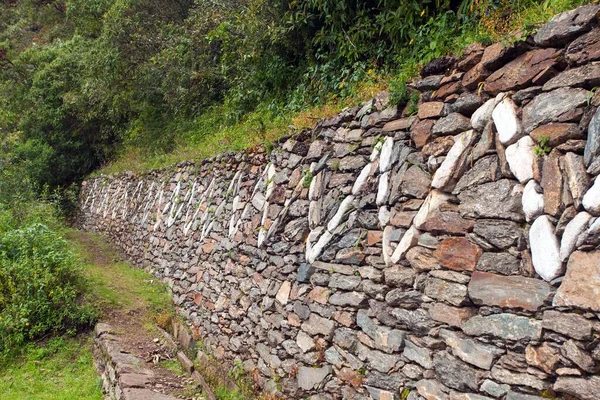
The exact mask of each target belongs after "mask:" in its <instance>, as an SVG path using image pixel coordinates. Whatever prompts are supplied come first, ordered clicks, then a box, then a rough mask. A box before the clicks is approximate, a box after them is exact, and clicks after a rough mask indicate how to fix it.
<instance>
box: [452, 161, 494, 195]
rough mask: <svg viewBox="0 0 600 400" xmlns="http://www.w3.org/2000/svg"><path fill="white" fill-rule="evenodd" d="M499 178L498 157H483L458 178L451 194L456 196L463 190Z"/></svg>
mask: <svg viewBox="0 0 600 400" xmlns="http://www.w3.org/2000/svg"><path fill="white" fill-rule="evenodd" d="M501 177H502V176H501V172H500V167H499V165H498V156H497V155H490V156H487V157H483V158H481V159H479V160H477V162H475V165H473V167H471V168H470V169H469V170H467V172H465V174H464V175H463V176H462V177H461V178H460V180H459V181H458V183H457V184H456V186H455V187H454V190H453V191H452V193H454V194H458V193H460V192H462V191H463V190H464V189H468V188H470V187H473V186H477V185H481V184H483V183H488V182H493V181H496V180H498V179H500V178H501Z"/></svg>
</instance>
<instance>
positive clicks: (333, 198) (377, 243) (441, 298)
mask: <svg viewBox="0 0 600 400" xmlns="http://www.w3.org/2000/svg"><path fill="white" fill-rule="evenodd" d="M599 9H600V6H598V5H589V6H585V7H582V8H579V9H577V10H574V11H571V12H568V13H565V14H561V15H559V16H557V17H556V18H554V19H553V20H552V21H551V22H550V23H548V24H547V25H546V26H545V27H543V28H542V29H541V30H540V31H539V33H538V34H536V35H535V36H534V37H532V38H529V39H528V40H526V41H523V42H519V43H516V44H514V45H510V46H506V45H502V44H495V45H492V46H489V47H487V48H484V47H483V46H481V45H477V44H475V45H472V46H470V47H469V48H468V49H467V51H466V52H465V54H464V55H463V56H462V57H461V58H460V59H452V58H446V59H444V60H437V61H436V62H434V63H431V64H430V65H428V66H427V67H426V68H425V69H424V71H423V75H424V76H423V77H422V79H421V80H420V81H418V82H416V83H415V85H414V87H415V89H416V90H418V91H419V92H420V101H419V108H418V113H417V114H416V115H414V116H407V115H406V112H407V111H406V110H408V109H409V108H410V107H405V109H404V110H403V108H402V107H398V106H386V105H385V104H386V99H385V96H380V97H378V98H376V99H374V100H372V101H370V102H368V103H366V104H363V105H362V106H361V107H356V108H352V109H348V110H345V111H344V112H342V113H341V114H339V115H337V116H335V117H333V118H330V119H326V120H323V121H321V122H319V123H318V124H317V126H316V127H315V128H314V129H313V130H311V131H306V132H303V133H301V134H298V135H295V136H293V137H289V138H285V139H283V140H281V142H280V143H278V144H276V145H275V147H274V149H273V151H272V152H270V153H267V152H266V151H264V150H261V149H255V150H251V151H247V152H243V153H227V154H222V155H220V156H217V157H215V158H214V159H210V160H205V161H201V162H197V163H193V162H186V163H181V164H179V165H177V166H176V167H173V168H169V169H164V170H157V171H153V172H150V173H148V174H144V175H134V174H130V173H127V174H121V175H117V176H103V177H98V178H91V179H89V180H88V181H87V182H84V184H83V185H82V190H81V204H80V206H81V218H80V222H81V224H82V226H83V227H85V228H87V229H91V230H99V231H103V232H105V233H107V234H108V235H109V237H110V238H111V239H112V240H113V241H114V242H115V243H116V244H117V245H119V246H120V247H121V248H122V249H123V250H124V251H125V252H126V253H127V254H128V255H129V257H130V258H131V260H133V262H135V263H136V264H138V265H140V266H143V267H144V268H147V269H148V270H150V271H152V272H153V273H154V274H155V275H157V276H159V277H161V278H163V279H165V280H166V281H168V282H169V283H170V285H171V287H172V290H173V293H174V301H175V303H176V304H177V305H178V306H179V308H180V310H181V313H182V314H183V315H184V316H185V317H186V320H187V321H188V323H189V326H190V328H191V329H192V331H193V333H194V335H196V337H197V338H201V340H202V342H203V343H204V344H205V345H207V346H208V347H209V348H210V349H211V351H212V353H213V354H214V355H215V356H217V357H218V358H221V359H225V360H229V361H232V360H234V359H237V360H240V361H242V362H243V366H244V368H245V369H246V370H247V371H249V372H251V373H252V376H254V378H255V379H256V381H257V382H258V383H259V384H260V385H261V386H262V387H263V388H265V390H269V391H275V392H279V393H281V394H282V395H283V396H284V397H285V398H295V399H299V398H311V399H315V400H317V399H341V398H343V399H367V398H373V399H379V400H387V399H400V398H401V399H406V398H408V399H421V398H425V399H451V400H466V399H477V400H485V399H510V400H517V399H518V400H522V399H529V400H533V399H539V398H541V396H545V397H546V398H547V396H555V397H556V398H573V397H575V398H580V399H585V400H592V399H597V398H598V397H599V396H600V377H598V376H596V371H597V368H598V361H599V360H600V346H598V340H597V338H598V336H599V334H600V322H599V321H598V314H597V313H598V312H600V250H599V245H600V218H598V216H600V179H597V178H596V177H597V175H598V174H599V172H600V157H599V156H598V154H599V153H600V109H598V108H597V106H598V105H599V104H600V92H595V90H592V89H594V88H595V87H596V86H598V85H600V62H598V61H596V60H600V27H598V22H597V19H596V13H597V12H598V10H599ZM449 64H450V65H452V68H450V69H447V68H446V67H447V65H449ZM569 396H571V397H569Z"/></svg>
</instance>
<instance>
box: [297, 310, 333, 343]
mask: <svg viewBox="0 0 600 400" xmlns="http://www.w3.org/2000/svg"><path fill="white" fill-rule="evenodd" d="M301 328H302V330H303V331H305V332H306V333H308V334H309V335H323V336H325V337H327V338H330V337H331V336H332V335H333V331H334V328H335V323H334V322H333V321H331V320H329V319H326V318H323V317H319V316H318V315H317V314H314V313H311V314H310V317H309V318H308V320H307V321H305V322H303V323H302V327H301Z"/></svg>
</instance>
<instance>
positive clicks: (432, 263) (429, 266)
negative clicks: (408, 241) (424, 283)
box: [406, 246, 440, 272]
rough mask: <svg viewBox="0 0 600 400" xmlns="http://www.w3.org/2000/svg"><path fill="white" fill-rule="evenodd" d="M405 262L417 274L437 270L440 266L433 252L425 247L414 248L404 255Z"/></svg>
mask: <svg viewBox="0 0 600 400" xmlns="http://www.w3.org/2000/svg"><path fill="white" fill-rule="evenodd" d="M406 260H407V261H408V263H409V264H410V266H411V267H412V268H413V269H414V270H415V271H417V272H423V271H431V270H433V269H439V268H440V265H439V263H438V260H437V258H435V257H434V256H433V252H432V251H431V250H429V249H427V248H425V247H421V246H416V247H413V248H412V249H410V250H409V251H408V252H407V253H406Z"/></svg>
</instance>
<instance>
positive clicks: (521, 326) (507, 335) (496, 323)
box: [461, 314, 542, 340]
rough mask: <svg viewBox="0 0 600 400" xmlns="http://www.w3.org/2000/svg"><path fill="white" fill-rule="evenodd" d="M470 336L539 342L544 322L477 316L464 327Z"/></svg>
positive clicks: (501, 316)
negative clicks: (488, 336)
mask: <svg viewBox="0 0 600 400" xmlns="http://www.w3.org/2000/svg"><path fill="white" fill-rule="evenodd" d="M461 328H462V330H463V331H464V332H465V333H466V334H467V335H470V336H481V335H490V336H495V337H498V338H501V339H505V340H539V339H540V338H541V336H542V322H541V321H537V320H535V319H531V318H527V317H521V316H517V315H513V314H494V315H489V316H485V317H484V316H481V315H476V316H474V317H473V318H471V319H469V320H468V321H467V322H465V323H464V324H463V325H462V327H461Z"/></svg>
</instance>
